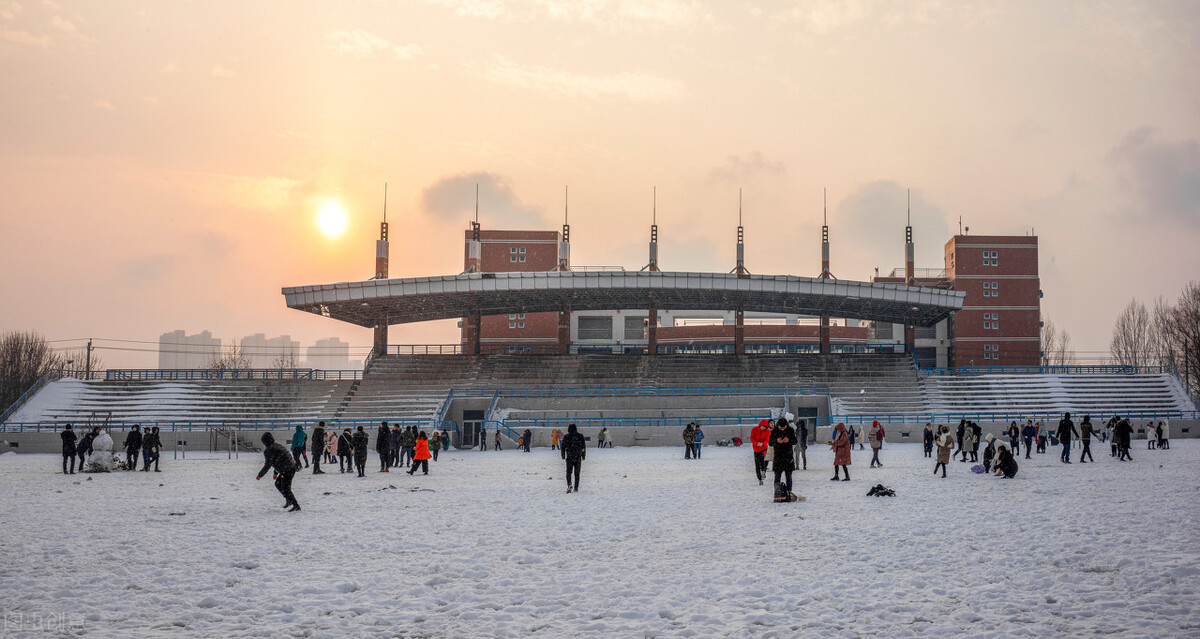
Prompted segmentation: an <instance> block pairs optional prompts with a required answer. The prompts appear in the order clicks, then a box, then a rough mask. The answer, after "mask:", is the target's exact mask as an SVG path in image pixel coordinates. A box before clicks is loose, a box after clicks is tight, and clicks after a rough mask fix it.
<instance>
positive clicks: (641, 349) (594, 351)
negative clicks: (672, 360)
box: [387, 342, 903, 355]
mask: <svg viewBox="0 0 1200 639" xmlns="http://www.w3.org/2000/svg"><path fill="white" fill-rule="evenodd" d="M559 349H560V347H559V345H558V344H487V343H484V344H480V345H479V354H480V355H559V354H560V350H559ZM897 349H903V345H902V344H897V343H895V342H868V343H862V344H836V343H835V344H832V345H830V352H833V353H844V354H855V353H858V354H863V353H867V354H869V353H883V354H888V353H897V352H900V351H898V350H897ZM743 350H744V352H745V354H747V355H799V354H809V353H812V354H815V353H820V352H821V345H820V344H819V343H811V344H810V343H800V344H778V343H772V342H746V343H745V344H744V347H743ZM649 351H650V348H649V346H648V345H647V344H571V345H569V346H568V347H567V354H570V355H645V354H647V353H648V352H649ZM465 352H466V351H465V349H464V348H463V346H462V345H461V344H391V345H389V346H388V347H387V354H388V355H462V354H464V353H465ZM656 352H657V353H659V354H662V355H732V354H734V352H735V348H734V345H733V343H732V342H712V343H695V344H661V343H660V344H659V345H658V349H657V351H656Z"/></svg>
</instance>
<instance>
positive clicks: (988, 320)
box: [983, 313, 1000, 330]
mask: <svg viewBox="0 0 1200 639" xmlns="http://www.w3.org/2000/svg"><path fill="white" fill-rule="evenodd" d="M999 319H1000V314H999V313H984V314H983V327H984V328H985V329H988V330H1000V322H998V321H994V320H999Z"/></svg>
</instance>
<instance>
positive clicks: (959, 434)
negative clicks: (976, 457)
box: [951, 419, 967, 461]
mask: <svg viewBox="0 0 1200 639" xmlns="http://www.w3.org/2000/svg"><path fill="white" fill-rule="evenodd" d="M966 434H967V420H966V419H960V420H958V430H957V431H955V433H954V439H955V440H957V441H958V449H957V450H955V451H954V453H952V454H951V456H953V455H954V454H956V453H962V460H963V461H967V449H966V448H963V437H965V436H966Z"/></svg>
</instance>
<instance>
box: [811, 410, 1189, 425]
mask: <svg viewBox="0 0 1200 639" xmlns="http://www.w3.org/2000/svg"><path fill="white" fill-rule="evenodd" d="M1071 414H1072V416H1073V417H1074V419H1075V421H1076V424H1078V423H1079V420H1080V419H1083V416H1084V415H1085V414H1087V415H1090V416H1091V418H1092V424H1103V423H1104V422H1106V421H1108V419H1109V418H1110V417H1112V416H1113V415H1114V414H1115V415H1117V416H1120V417H1124V418H1126V419H1130V420H1139V419H1145V420H1155V421H1157V420H1168V419H1182V420H1200V411H1194V410H1192V411H1188V410H1184V411H1178V410H1176V411H1126V412H1117V413H1083V412H1080V413H1075V412H1072V413H1071ZM1062 416H1063V414H1062V413H1061V412H1054V413H1003V412H1000V413H933V414H931V413H925V414H911V415H905V414H890V415H821V416H819V417H810V418H807V419H812V420H815V421H816V422H817V425H818V426H831V425H833V424H836V423H838V422H842V423H845V424H855V425H857V424H870V423H871V422H872V421H875V420H878V421H879V423H881V424H923V423H925V422H930V423H932V424H948V425H949V424H957V423H958V421H959V420H961V419H965V420H967V421H971V422H982V423H987V422H992V423H996V422H999V423H1007V422H1017V424H1023V423H1024V422H1025V420H1027V419H1032V420H1033V421H1035V422H1042V424H1043V425H1045V424H1047V423H1050V424H1055V425H1057V424H1058V420H1060V419H1062Z"/></svg>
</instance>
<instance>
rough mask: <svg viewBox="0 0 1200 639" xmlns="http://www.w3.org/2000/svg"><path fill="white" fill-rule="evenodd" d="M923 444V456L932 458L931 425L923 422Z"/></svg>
mask: <svg viewBox="0 0 1200 639" xmlns="http://www.w3.org/2000/svg"><path fill="white" fill-rule="evenodd" d="M923 444H924V446H925V456H926V457H933V424H931V423H929V422H925V439H924V441H923Z"/></svg>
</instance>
